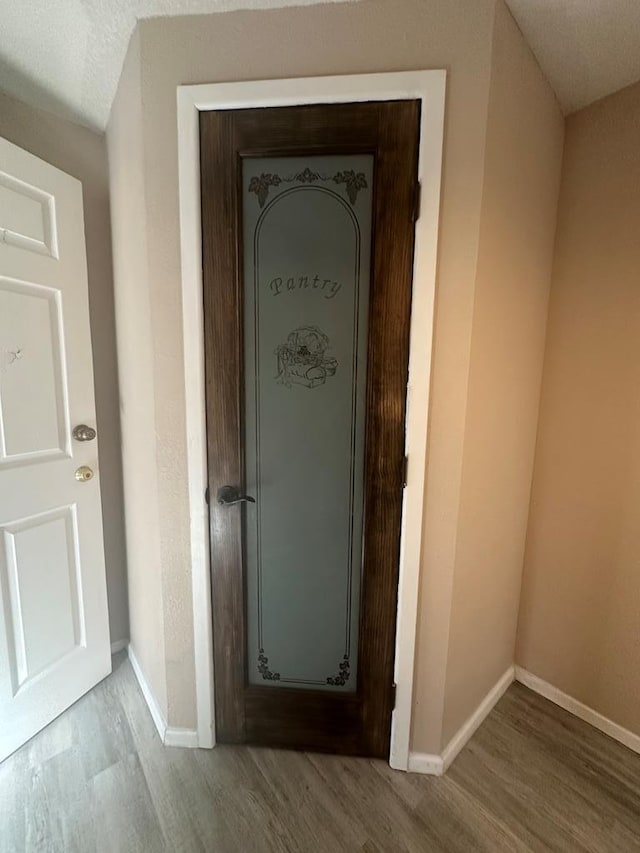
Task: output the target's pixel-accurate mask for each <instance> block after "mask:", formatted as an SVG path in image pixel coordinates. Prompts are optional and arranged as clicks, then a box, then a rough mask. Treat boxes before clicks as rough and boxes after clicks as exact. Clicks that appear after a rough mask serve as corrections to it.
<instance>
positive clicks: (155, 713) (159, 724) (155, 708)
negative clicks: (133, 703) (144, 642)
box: [128, 645, 167, 743]
mask: <svg viewBox="0 0 640 853" xmlns="http://www.w3.org/2000/svg"><path fill="white" fill-rule="evenodd" d="M128 655H129V660H130V661H131V668H132V669H133V672H134V674H135V676H136V678H137V679H138V684H139V685H140V690H141V691H142V695H143V696H144V701H145V702H146V703H147V707H148V709H149V713H150V714H151V719H152V720H153V722H154V723H155V727H156V729H157V730H158V734H159V735H160V740H161V741H162V743H164V737H165V734H166V731H167V723H166V721H165V719H164V715H163V713H162V711H161V710H160V707H159V705H158V703H157V702H156V698H155V696H154V695H153V693H152V692H151V688H150V687H149V685H148V684H147V679H146V678H145V677H144V675H143V672H142V669H141V668H140V664H139V663H138V658H137V657H136V656H135V652H134V651H133V649H132V648H131V645H129V646H128Z"/></svg>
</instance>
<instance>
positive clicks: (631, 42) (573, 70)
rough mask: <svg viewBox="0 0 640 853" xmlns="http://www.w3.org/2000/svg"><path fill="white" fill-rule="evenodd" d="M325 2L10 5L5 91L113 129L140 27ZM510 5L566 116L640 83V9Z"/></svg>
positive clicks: (2, 9) (4, 19)
mask: <svg viewBox="0 0 640 853" xmlns="http://www.w3.org/2000/svg"><path fill="white" fill-rule="evenodd" d="M315 2H327V0H22V2H16V0H0V89H2V90H4V91H5V92H8V93H9V94H10V95H13V96H14V97H16V98H19V99H20V100H23V101H26V102H27V103H29V104H32V105H33V106H36V107H41V108H43V109H46V110H51V111H53V112H56V113H59V114H61V115H64V116H66V117H68V118H71V119H72V120H75V121H78V122H80V123H82V124H86V125H88V126H89V127H93V128H95V129H103V128H104V126H105V125H106V122H107V119H108V116H109V110H110V108H111V102H112V100H113V96H114V94H115V90H116V86H117V82H118V78H119V76H120V70H121V68H122V62H123V60H124V55H125V52H126V49H127V44H128V41H129V37H130V35H131V32H132V31H133V28H134V26H135V23H136V20H137V19H139V18H150V17H157V16H161V15H186V14H202V13H207V12H222V11H225V10H228V9H238V8H245V9H246V8H265V7H276V6H293V5H297V6H299V5H307V4H312V3H315ZM333 2H346V0H333ZM388 2H393V0H388ZM424 2H425V3H426V2H429V0H424ZM450 2H457V0H450ZM507 2H508V4H509V6H510V8H511V10H512V12H513V14H514V16H515V17H516V19H517V21H518V24H519V25H520V27H521V29H522V31H523V33H524V35H525V37H526V38H527V41H528V42H529V44H530V45H531V47H532V49H533V51H534V53H535V54H536V56H537V58H538V61H539V62H540V65H541V66H542V68H543V70H544V72H545V73H546V75H547V77H548V78H549V81H550V82H551V84H552V86H553V87H554V89H555V91H556V92H557V94H558V98H559V100H560V103H561V104H562V107H563V109H564V110H565V111H566V112H572V111H573V110H576V109H579V108H580V107H583V106H585V105H586V104H588V103H590V102H591V101H594V100H596V99H597V98H600V97H602V96H603V95H607V94H609V93H610V92H613V91H616V90H617V89H620V88H622V87H623V86H626V85H627V84H629V83H632V82H635V81H636V80H638V79H640V0H507ZM407 23H408V25H410V21H409V22H407Z"/></svg>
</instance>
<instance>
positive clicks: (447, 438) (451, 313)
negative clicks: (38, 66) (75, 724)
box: [140, 0, 494, 750]
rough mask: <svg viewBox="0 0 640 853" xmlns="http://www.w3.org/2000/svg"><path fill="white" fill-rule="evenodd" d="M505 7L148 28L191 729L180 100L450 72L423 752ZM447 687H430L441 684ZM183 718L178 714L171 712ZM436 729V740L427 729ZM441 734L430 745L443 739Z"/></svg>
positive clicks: (334, 9) (168, 632) (154, 282)
mask: <svg viewBox="0 0 640 853" xmlns="http://www.w3.org/2000/svg"><path fill="white" fill-rule="evenodd" d="M493 6H494V3H493V0H482V1H481V2H478V0H462V2H458V3H455V4H451V3H450V2H447V0H431V2H424V0H394V2H391V3H390V2H388V0H367V2H364V3H358V4H345V5H339V6H316V7H307V8H296V9H287V10H275V11H261V12H236V13H229V14H221V15H212V16H207V17H196V18H194V17H189V18H178V19H172V20H170V19H157V20H150V21H145V22H142V23H141V25H140V27H141V39H142V66H143V69H144V71H143V101H144V116H143V119H144V144H145V176H146V193H147V212H148V258H149V281H150V286H151V291H152V294H151V299H152V304H153V314H154V316H153V335H154V348H155V367H154V370H155V376H156V380H157V381H156V412H157V415H158V417H157V421H156V430H157V434H158V457H159V459H161V460H162V461H161V462H160V464H159V469H160V479H159V503H160V517H161V524H160V527H161V531H162V544H161V553H162V566H163V582H164V601H165V608H164V615H165V639H166V648H167V652H168V654H169V650H171V658H170V659H168V661H167V686H168V694H169V718H170V720H171V722H172V724H173V725H185V726H190V725H193V723H194V718H193V704H194V703H193V690H194V687H193V677H194V676H193V665H192V659H193V650H192V621H191V612H190V577H189V563H190V556H189V541H188V533H189V531H188V510H187V494H186V480H185V476H184V469H185V432H184V389H183V363H182V336H181V328H180V323H181V308H180V289H179V282H180V267H179V245H178V237H179V234H178V181H177V143H176V130H175V128H176V106H175V104H176V85H178V84H179V83H204V82H216V81H224V80H247V79H249V80H250V79H259V78H274V77H296V76H311V75H323V74H348V73H361V72H362V73H364V72H374V71H398V70H407V69H421V68H447V69H448V70H449V72H450V75H449V81H448V98H447V118H446V145H445V149H446V150H445V167H444V189H443V204H442V232H441V241H440V270H439V280H440V281H439V284H440V290H439V297H438V304H437V319H436V325H437V331H436V341H435V353H434V365H435V366H434V384H433V417H432V431H431V449H430V459H431V461H430V468H429V483H428V494H427V506H428V508H430V509H431V514H430V515H429V516H428V520H431V519H433V521H434V523H432V524H431V525H430V526H429V525H428V529H427V536H426V537H425V552H424V557H423V561H424V565H425V568H426V569H427V570H428V569H429V568H430V569H433V570H434V577H433V583H432V584H431V588H430V589H428V590H423V592H422V614H423V615H422V619H421V630H420V657H419V660H418V664H417V674H418V689H417V694H416V700H417V704H418V706H419V711H418V713H417V715H416V726H415V731H414V736H413V739H414V742H415V744H417V746H416V748H420V749H424V750H428V749H429V748H430V745H431V744H433V746H435V745H436V743H437V742H438V741H439V738H440V732H439V725H440V723H441V716H442V701H443V692H442V689H443V685H444V656H443V651H444V649H445V648H446V642H447V635H448V624H447V622H446V620H442V619H440V608H439V602H440V600H441V599H442V598H446V597H447V596H448V595H449V594H450V589H451V577H450V575H451V571H452V567H453V549H454V545H455V531H456V515H457V502H458V491H459V489H458V484H459V477H460V474H459V472H460V468H461V455H462V439H463V425H464V410H465V405H466V383H467V374H468V367H469V346H470V338H471V318H472V310H473V295H474V280H475V263H476V255H477V240H478V224H479V215H480V195H481V189H482V167H483V159H484V133H485V125H486V105H487V98H488V87H489V67H490V41H491V27H492V23H493ZM434 674H435V676H436V679H438V680H439V688H438V689H436V690H432V689H430V688H428V687H427V685H428V684H429V679H430V677H431V676H432V675H434ZM172 703H174V704H172ZM431 718H433V719H434V720H435V721H436V723H435V728H433V727H432V726H431V724H430V719H431ZM432 729H433V730H432Z"/></svg>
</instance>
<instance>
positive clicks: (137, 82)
mask: <svg viewBox="0 0 640 853" xmlns="http://www.w3.org/2000/svg"><path fill="white" fill-rule="evenodd" d="M141 91H142V90H141V79H140V40H139V34H138V32H137V31H136V32H135V33H134V34H133V36H132V38H131V43H130V45H129V51H128V53H127V57H126V60H125V64H124V68H123V70H122V75H121V78H120V83H119V87H118V92H117V95H116V98H115V102H114V105H113V109H112V112H111V118H110V121H109V127H108V131H107V147H108V152H109V177H110V187H111V219H112V232H113V259H114V269H113V272H114V283H115V305H116V320H117V333H118V334H117V338H118V365H119V373H120V400H121V404H120V419H121V424H122V459H123V463H124V497H125V510H126V511H125V519H126V533H127V536H126V539H127V558H128V580H129V618H130V637H131V650H132V651H133V653H134V655H135V656H136V658H137V660H138V662H139V664H140V667H141V668H142V671H143V672H144V675H145V678H146V681H147V683H148V685H149V687H150V688H151V690H152V691H153V695H154V697H155V699H156V701H157V703H158V705H159V707H160V710H161V711H162V713H163V714H164V715H165V717H166V714H167V683H166V682H167V679H166V669H165V634H164V620H163V609H162V577H161V563H160V543H161V536H160V529H159V520H158V471H157V467H156V466H157V462H158V460H157V458H156V410H155V396H154V377H153V364H152V359H153V341H152V336H151V335H152V329H151V305H150V294H149V272H148V265H147V236H146V234H147V232H146V216H147V214H146V207H145V184H144V162H143V155H144V152H143V145H142V101H141Z"/></svg>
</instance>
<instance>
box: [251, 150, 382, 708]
mask: <svg viewBox="0 0 640 853" xmlns="http://www.w3.org/2000/svg"><path fill="white" fill-rule="evenodd" d="M372 187H373V157H372V156H370V155H347V156H328V157H304V158H294V157H291V158H289V157H287V158H270V159H269V158H260V159H258V158H246V159H244V160H243V245H244V332H245V334H244V339H245V345H244V347H245V349H244V357H245V369H244V374H245V436H244V437H245V448H246V451H245V463H246V487H247V491H248V493H249V494H250V495H253V496H255V499H256V502H255V504H250V503H249V504H246V507H247V509H246V513H247V514H246V543H245V548H246V554H245V557H246V572H247V612H248V637H247V642H248V652H247V654H248V680H249V682H250V683H251V684H259V685H262V686H286V687H300V688H307V689H309V688H310V687H312V688H317V689H323V690H337V691H354V690H355V689H356V682H357V653H358V623H359V612H360V586H361V565H362V516H363V474H364V435H365V414H366V412H365V407H366V369H367V365H366V357H367V337H368V335H367V329H368V302H369V279H370V258H371V211H372V192H371V188H372Z"/></svg>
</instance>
